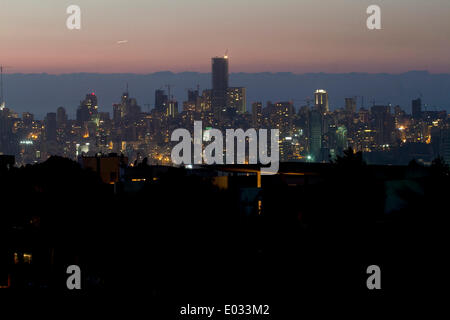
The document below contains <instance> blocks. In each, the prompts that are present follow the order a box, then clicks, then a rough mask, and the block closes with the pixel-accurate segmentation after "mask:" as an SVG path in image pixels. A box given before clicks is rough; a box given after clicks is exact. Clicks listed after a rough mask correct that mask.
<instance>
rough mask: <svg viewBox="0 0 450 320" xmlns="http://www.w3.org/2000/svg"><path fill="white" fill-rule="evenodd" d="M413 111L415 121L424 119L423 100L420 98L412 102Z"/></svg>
mask: <svg viewBox="0 0 450 320" xmlns="http://www.w3.org/2000/svg"><path fill="white" fill-rule="evenodd" d="M411 109H412V117H413V119H420V118H422V100H421V99H420V98H418V99H415V100H413V101H412V106H411Z"/></svg>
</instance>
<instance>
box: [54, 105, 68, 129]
mask: <svg viewBox="0 0 450 320" xmlns="http://www.w3.org/2000/svg"><path fill="white" fill-rule="evenodd" d="M66 122H67V113H66V109H64V107H59V108H58V109H56V123H57V125H58V127H60V126H61V125H62V124H64V123H66Z"/></svg>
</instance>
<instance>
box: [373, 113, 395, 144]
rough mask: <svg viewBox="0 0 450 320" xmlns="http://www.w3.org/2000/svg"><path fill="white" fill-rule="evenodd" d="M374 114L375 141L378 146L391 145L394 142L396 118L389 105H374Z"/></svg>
mask: <svg viewBox="0 0 450 320" xmlns="http://www.w3.org/2000/svg"><path fill="white" fill-rule="evenodd" d="M370 112H371V113H372V116H373V129H374V130H375V131H376V133H375V142H376V144H377V145H378V146H382V145H390V144H391V143H392V133H393V131H394V119H393V117H392V114H391V108H390V107H389V106H373V107H372V108H370Z"/></svg>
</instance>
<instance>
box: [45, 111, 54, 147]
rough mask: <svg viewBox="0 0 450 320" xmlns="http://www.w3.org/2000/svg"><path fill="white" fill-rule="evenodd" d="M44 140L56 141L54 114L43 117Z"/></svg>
mask: <svg viewBox="0 0 450 320" xmlns="http://www.w3.org/2000/svg"><path fill="white" fill-rule="evenodd" d="M45 140H46V141H56V113H54V112H50V113H47V116H46V117H45Z"/></svg>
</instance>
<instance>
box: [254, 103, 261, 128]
mask: <svg viewBox="0 0 450 320" xmlns="http://www.w3.org/2000/svg"><path fill="white" fill-rule="evenodd" d="M261 123H262V103H261V102H253V103H252V125H253V127H254V128H256V129H259V128H261Z"/></svg>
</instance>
